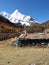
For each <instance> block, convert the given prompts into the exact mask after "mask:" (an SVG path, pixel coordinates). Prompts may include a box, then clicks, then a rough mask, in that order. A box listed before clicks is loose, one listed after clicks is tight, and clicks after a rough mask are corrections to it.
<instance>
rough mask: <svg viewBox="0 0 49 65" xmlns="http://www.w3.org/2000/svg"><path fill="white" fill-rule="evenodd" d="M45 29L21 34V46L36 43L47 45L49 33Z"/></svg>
mask: <svg viewBox="0 0 49 65" xmlns="http://www.w3.org/2000/svg"><path fill="white" fill-rule="evenodd" d="M45 33H47V31H44V32H43V33H26V34H24V33H23V34H21V35H20V36H19V41H20V43H19V45H20V46H27V45H30V46H34V45H37V44H39V45H42V44H44V45H47V44H48V43H49V33H48V34H45Z"/></svg>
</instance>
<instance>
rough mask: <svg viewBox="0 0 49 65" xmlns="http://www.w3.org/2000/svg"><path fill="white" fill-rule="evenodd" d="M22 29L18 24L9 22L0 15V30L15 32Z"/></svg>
mask: <svg viewBox="0 0 49 65" xmlns="http://www.w3.org/2000/svg"><path fill="white" fill-rule="evenodd" d="M21 30H22V27H20V26H19V25H18V24H17V25H15V24H13V23H11V22H10V21H9V20H8V19H6V18H4V17H3V16H1V15H0V32H7V33H9V32H16V33H19V32H20V31H21Z"/></svg>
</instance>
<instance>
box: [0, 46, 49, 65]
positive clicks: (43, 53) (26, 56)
mask: <svg viewBox="0 0 49 65" xmlns="http://www.w3.org/2000/svg"><path fill="white" fill-rule="evenodd" d="M31 64H32V65H34V64H35V65H49V48H33V47H25V48H24V47H22V48H16V47H12V46H7V47H2V48H0V65H31Z"/></svg>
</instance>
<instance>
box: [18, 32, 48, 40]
mask: <svg viewBox="0 0 49 65" xmlns="http://www.w3.org/2000/svg"><path fill="white" fill-rule="evenodd" d="M19 38H20V39H47V38H49V34H39V33H27V35H22V36H20V37H19Z"/></svg>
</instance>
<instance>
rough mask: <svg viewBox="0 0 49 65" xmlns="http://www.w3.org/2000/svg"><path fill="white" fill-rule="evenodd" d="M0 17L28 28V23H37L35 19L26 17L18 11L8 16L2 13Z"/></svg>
mask: <svg viewBox="0 0 49 65" xmlns="http://www.w3.org/2000/svg"><path fill="white" fill-rule="evenodd" d="M0 15H2V16H4V17H5V18H7V19H8V20H10V22H12V23H20V24H21V25H24V24H25V25H26V26H30V23H38V21H36V20H35V19H33V18H32V17H30V16H26V15H24V14H22V13H20V12H19V11H18V10H15V11H14V12H13V13H12V14H8V13H7V12H5V11H3V12H1V13H0Z"/></svg>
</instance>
